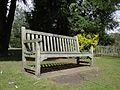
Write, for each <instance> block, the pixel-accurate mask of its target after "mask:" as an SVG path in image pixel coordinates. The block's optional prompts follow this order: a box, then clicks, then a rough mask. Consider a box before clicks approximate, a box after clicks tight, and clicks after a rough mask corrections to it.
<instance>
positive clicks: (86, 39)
mask: <svg viewBox="0 0 120 90" xmlns="http://www.w3.org/2000/svg"><path fill="white" fill-rule="evenodd" d="M77 37H78V42H79V45H80V46H79V48H80V50H89V49H90V47H91V46H93V47H94V49H95V47H96V46H97V45H98V42H99V35H98V34H92V33H91V34H85V33H83V34H78V35H77Z"/></svg>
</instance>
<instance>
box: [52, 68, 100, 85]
mask: <svg viewBox="0 0 120 90" xmlns="http://www.w3.org/2000/svg"><path fill="white" fill-rule="evenodd" d="M98 74H99V73H98V70H97V68H96V69H95V68H94V69H91V70H85V71H82V72H77V73H73V74H68V75H62V76H57V77H53V78H50V80H52V81H54V82H56V83H61V84H70V85H79V84H80V83H81V82H82V81H86V80H90V79H92V78H95V77H97V76H98Z"/></svg>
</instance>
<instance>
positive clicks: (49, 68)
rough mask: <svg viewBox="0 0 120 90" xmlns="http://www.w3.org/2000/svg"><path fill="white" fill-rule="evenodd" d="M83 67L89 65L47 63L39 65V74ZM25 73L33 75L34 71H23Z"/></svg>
mask: <svg viewBox="0 0 120 90" xmlns="http://www.w3.org/2000/svg"><path fill="white" fill-rule="evenodd" d="M84 66H90V65H89V64H86V63H84V64H76V63H49V64H42V65H41V74H43V73H47V72H53V71H59V70H65V69H72V68H77V67H84ZM32 67H33V66H32ZM25 71H26V72H28V73H31V74H34V75H35V71H34V70H30V69H25Z"/></svg>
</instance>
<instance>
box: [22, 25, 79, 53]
mask: <svg viewBox="0 0 120 90" xmlns="http://www.w3.org/2000/svg"><path fill="white" fill-rule="evenodd" d="M37 38H41V40H42V41H41V42H40V49H41V50H40V51H45V52H79V45H78V40H77V37H69V36H63V35H57V34H51V33H44V32H39V31H32V30H29V29H25V27H22V42H23V40H33V39H37ZM28 48H29V50H31V51H35V49H36V47H35V43H34V42H31V43H29V44H28Z"/></svg>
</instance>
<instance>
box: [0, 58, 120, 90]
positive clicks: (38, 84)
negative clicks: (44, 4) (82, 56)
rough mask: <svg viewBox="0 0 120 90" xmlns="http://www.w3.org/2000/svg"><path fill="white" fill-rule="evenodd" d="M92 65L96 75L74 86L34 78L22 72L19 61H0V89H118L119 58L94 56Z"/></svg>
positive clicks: (119, 87) (119, 88)
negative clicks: (96, 69)
mask: <svg viewBox="0 0 120 90" xmlns="http://www.w3.org/2000/svg"><path fill="white" fill-rule="evenodd" d="M94 66H96V67H98V68H99V75H98V77H95V78H91V79H90V80H87V81H82V82H81V83H80V84H79V85H76V86H75V85H68V84H58V83H55V82H52V81H50V80H48V79H46V78H43V79H40V80H36V79H35V78H33V77H31V76H30V75H26V74H24V73H23V71H22V68H21V67H22V62H21V61H0V90H120V58H117V57H96V59H95V61H94Z"/></svg>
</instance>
